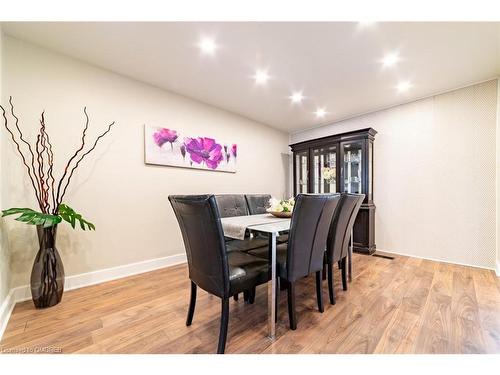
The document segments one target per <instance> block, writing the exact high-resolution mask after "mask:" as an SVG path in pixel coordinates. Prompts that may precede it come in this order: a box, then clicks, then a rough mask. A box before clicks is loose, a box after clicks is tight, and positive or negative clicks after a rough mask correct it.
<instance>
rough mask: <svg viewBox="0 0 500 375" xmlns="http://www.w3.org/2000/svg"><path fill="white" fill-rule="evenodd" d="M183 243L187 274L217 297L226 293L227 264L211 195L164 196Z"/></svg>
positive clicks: (221, 231)
mask: <svg viewBox="0 0 500 375" xmlns="http://www.w3.org/2000/svg"><path fill="white" fill-rule="evenodd" d="M168 199H169V201H170V203H171V204H172V208H173V209H174V212H175V216H176V217H177V221H178V222H179V226H180V228H181V232H182V238H183V240H184V246H185V247H186V254H187V260H188V268H189V278H190V279H191V280H192V281H193V282H194V283H195V284H196V285H198V286H199V287H200V288H202V289H204V290H206V291H207V292H209V293H212V294H215V295H216V296H219V297H225V296H226V294H227V293H229V266H228V261H227V255H226V248H225V243H224V235H223V230H222V226H221V222H220V218H219V212H218V210H217V203H216V201H215V197H214V196H213V195H182V196H181V195H171V196H169V197H168Z"/></svg>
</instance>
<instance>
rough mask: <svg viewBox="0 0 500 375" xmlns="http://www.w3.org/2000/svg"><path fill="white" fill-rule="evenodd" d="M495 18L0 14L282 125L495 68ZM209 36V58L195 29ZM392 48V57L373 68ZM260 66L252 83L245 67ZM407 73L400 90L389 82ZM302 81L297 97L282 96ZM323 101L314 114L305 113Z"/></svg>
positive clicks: (81, 50)
mask: <svg viewBox="0 0 500 375" xmlns="http://www.w3.org/2000/svg"><path fill="white" fill-rule="evenodd" d="M499 25H500V24H499V23H376V24H373V25H370V26H361V25H360V24H357V23H342V22H332V23H306V22H302V23H300V22H297V23H295V22H293V23H255V22H247V23H245V22H241V23H167V22H165V23H3V24H2V27H3V30H4V32H5V33H6V34H8V35H11V36H14V37H17V38H20V39H24V40H27V41H29V42H33V43H35V44H38V45H41V46H43V47H46V48H49V49H51V50H55V51H57V52H60V53H63V54H65V55H69V56H72V57H75V58H78V59H81V60H84V61H87V62H89V63H91V64H94V65H97V66H101V67H103V68H106V69H109V70H112V71H115V72H118V73H121V74H124V75H126V76H129V77H132V78H135V79H137V80H140V81H144V82H147V83H151V84H153V85H155V86H158V87H162V88H165V89H167V90H169V91H173V92H177V93H180V94H183V95H185V96H188V97H191V98H195V99H198V100H200V101H202V102H205V103H209V104H212V105H214V106H217V107H220V108H223V109H226V110H228V111H232V112H234V113H237V114H240V115H243V116H245V117H248V118H251V119H254V120H257V121H260V122H263V123H266V124H269V125H271V126H273V127H276V128H279V129H282V130H284V131H287V132H294V131H298V130H300V129H305V128H311V127H314V126H318V125H321V124H324V123H330V122H334V121H337V120H340V119H342V118H346V117H350V116H353V115H356V114H361V113H365V112H369V111H373V110H376V109H380V108H384V107H388V106H392V105H396V104H400V103H403V102H408V101H410V100H412V99H416V98H421V97H424V96H428V95H431V94H434V93H438V92H442V91H446V90H449V89H453V88H457V87H460V86H463V85H467V84H470V83H475V82H478V81H482V80H486V79H489V78H493V77H496V76H497V75H498V74H499V73H500V32H499V31H500V27H499ZM202 36H210V37H213V38H215V40H216V42H217V44H218V45H219V47H220V48H219V49H218V50H217V53H216V55H215V56H213V57H209V56H203V55H202V54H200V51H199V49H198V48H197V46H196V44H197V43H198V41H199V39H200V37H202ZM393 51H397V52H399V55H400V57H401V61H400V62H399V63H398V64H397V65H396V66H394V67H392V68H383V67H382V64H381V63H380V60H381V59H382V58H383V56H384V55H385V54H387V53H390V52H393ZM258 68H264V69H268V72H269V74H270V75H271V77H272V78H271V79H270V81H269V82H268V84H267V85H266V86H265V87H260V86H256V85H255V84H254V82H253V79H252V75H253V74H254V73H255V70H256V69H258ZM402 80H410V81H411V82H412V83H413V87H412V88H411V89H410V90H409V91H408V92H407V93H404V94H401V93H398V92H397V90H396V89H395V86H396V85H397V84H398V82H400V81H402ZM294 90H302V91H303V94H304V96H305V97H306V99H305V100H304V102H303V104H302V105H291V103H290V100H289V99H288V96H289V95H290V94H291V92H292V91H294ZM317 107H326V110H327V112H328V114H327V116H326V117H325V118H324V119H322V120H318V119H316V118H315V116H314V114H313V112H314V111H315V110H316V108H317Z"/></svg>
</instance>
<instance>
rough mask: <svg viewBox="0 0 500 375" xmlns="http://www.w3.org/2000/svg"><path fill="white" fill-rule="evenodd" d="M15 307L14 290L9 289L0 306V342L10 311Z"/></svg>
mask: <svg viewBox="0 0 500 375" xmlns="http://www.w3.org/2000/svg"><path fill="white" fill-rule="evenodd" d="M15 305H16V300H15V298H14V289H11V290H10V292H9V294H7V296H6V297H5V299H4V300H3V302H2V304H1V305H0V340H1V339H2V336H3V333H4V332H5V329H6V328H7V323H8V322H9V319H10V315H11V314H12V310H14V306H15Z"/></svg>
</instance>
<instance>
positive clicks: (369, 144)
mask: <svg viewBox="0 0 500 375" xmlns="http://www.w3.org/2000/svg"><path fill="white" fill-rule="evenodd" d="M375 134H377V132H376V131H375V130H374V129H372V128H367V129H361V130H356V131H352V132H348V133H342V134H335V135H332V136H328V137H323V138H318V139H313V140H309V141H305V142H300V143H295V144H292V145H290V147H291V149H292V152H293V179H294V195H297V194H299V193H337V192H340V193H342V192H348V193H356V194H365V199H364V201H363V204H362V205H361V209H360V210H359V213H358V216H357V217H356V221H355V223H354V230H353V237H354V251H357V252H360V253H365V254H373V253H374V252H375V204H374V203H373V142H374V140H375Z"/></svg>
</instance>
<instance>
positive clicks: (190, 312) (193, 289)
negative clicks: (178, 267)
mask: <svg viewBox="0 0 500 375" xmlns="http://www.w3.org/2000/svg"><path fill="white" fill-rule="evenodd" d="M195 306H196V284H195V283H193V282H192V281H191V298H190V300H189V309H188V315H187V319H186V325H187V326H190V325H191V323H192V322H193V315H194V307H195Z"/></svg>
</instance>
